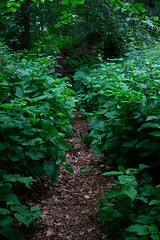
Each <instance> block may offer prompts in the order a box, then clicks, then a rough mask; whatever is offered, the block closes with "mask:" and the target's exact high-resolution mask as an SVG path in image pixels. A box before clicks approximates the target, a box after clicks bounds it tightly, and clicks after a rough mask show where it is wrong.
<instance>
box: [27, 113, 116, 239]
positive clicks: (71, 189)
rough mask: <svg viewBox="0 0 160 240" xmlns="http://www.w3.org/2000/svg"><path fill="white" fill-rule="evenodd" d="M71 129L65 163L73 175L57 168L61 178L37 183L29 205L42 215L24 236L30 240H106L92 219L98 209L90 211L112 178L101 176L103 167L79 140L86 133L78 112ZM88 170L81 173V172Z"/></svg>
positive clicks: (104, 166) (101, 159)
mask: <svg viewBox="0 0 160 240" xmlns="http://www.w3.org/2000/svg"><path fill="white" fill-rule="evenodd" d="M74 114H75V118H74V120H73V127H74V128H75V129H76V130H77V133H75V134H73V137H72V138H71V139H68V141H69V142H70V143H71V144H73V145H75V149H74V150H69V151H67V152H66V157H67V160H72V166H73V168H74V173H75V174H71V173H68V172H66V171H65V170H64V169H63V167H62V168H61V176H60V177H59V178H58V179H57V180H56V181H55V182H54V183H52V184H51V183H50V182H49V181H47V180H45V179H44V180H43V181H42V182H41V187H38V188H36V189H34V191H33V195H32V197H31V200H30V201H31V202H30V204H31V205H32V206H36V207H40V208H41V211H42V212H43V213H44V215H43V216H41V218H42V219H43V220H44V221H45V222H41V223H40V224H39V226H38V228H37V229H36V230H34V232H32V233H30V234H29V235H28V234H27V237H30V238H32V239H34V240H40V239H43V240H60V239H63V240H65V239H70V240H75V239H76V240H101V239H107V238H106V236H105V234H104V232H103V230H102V228H101V226H100V224H98V222H97V219H96V215H97V213H98V207H94V208H93V207H92V205H93V204H95V203H96V202H97V201H98V200H99V198H100V197H101V196H102V194H103V193H106V192H107V191H108V190H109V189H110V188H111V183H113V178H112V177H109V178H108V179H107V177H104V176H102V175H101V174H102V173H103V172H105V171H107V170H108V167H107V166H106V165H104V164H103V161H104V158H103V156H102V155H100V156H95V154H94V150H92V151H90V150H88V149H87V148H86V146H85V145H84V143H83V136H84V135H85V134H86V132H87V130H88V123H86V122H85V120H84V119H83V117H81V114H80V113H79V112H75V113H74ZM83 167H85V168H87V169H89V170H90V171H89V172H88V171H87V170H86V171H84V173H81V169H82V168H83ZM39 184H40V183H39Z"/></svg>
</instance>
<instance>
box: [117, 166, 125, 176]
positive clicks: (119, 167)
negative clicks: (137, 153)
mask: <svg viewBox="0 0 160 240" xmlns="http://www.w3.org/2000/svg"><path fill="white" fill-rule="evenodd" d="M118 170H119V171H120V172H121V173H122V174H125V172H126V169H125V168H124V167H123V166H118Z"/></svg>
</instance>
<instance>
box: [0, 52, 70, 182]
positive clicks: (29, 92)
mask: <svg viewBox="0 0 160 240" xmlns="http://www.w3.org/2000/svg"><path fill="white" fill-rule="evenodd" d="M16 58H17V56H14V55H13V54H9V53H7V52H6V50H4V49H2V48H1V55H0V61H1V66H2V67H3V69H1V83H0V87H1V96H0V102H1V103H0V109H1V110H0V114H1V119H0V134H1V143H0V151H1V167H2V169H4V170H7V171H11V172H12V173H13V172H14V171H15V172H16V173H23V174H27V175H30V174H31V175H36V174H38V173H41V171H42V170H43V168H44V170H45V171H46V172H50V171H49V167H51V169H52V174H51V172H50V177H51V178H52V181H53V180H54V179H55V178H57V177H58V175H59V167H58V164H60V163H61V162H65V154H64V151H63V150H66V149H70V148H71V147H70V145H69V144H68V142H67V141H66V140H65V137H66V136H70V134H71V133H72V126H71V124H70V121H71V120H72V117H73V114H72V110H73V107H74V97H70V94H71V93H74V92H73V90H71V89H69V86H70V85H69V83H67V82H65V81H66V80H67V78H62V79H58V78H57V77H56V76H51V75H49V71H48V72H47V66H48V65H47V62H48V59H47V58H44V57H43V58H39V59H35V60H34V61H33V60H28V59H26V58H23V59H22V60H21V61H19V63H16V61H17V59H16ZM13 60H14V61H15V62H13ZM51 158H53V159H54V164H51V165H50V164H49V163H48V162H47V160H50V159H51ZM44 160H45V161H44ZM41 161H42V162H43V168H42V162H41Z"/></svg>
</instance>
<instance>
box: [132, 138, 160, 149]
mask: <svg viewBox="0 0 160 240" xmlns="http://www.w3.org/2000/svg"><path fill="white" fill-rule="evenodd" d="M136 148H137V149H138V150H139V149H141V148H146V149H149V150H156V149H158V148H159V143H158V142H155V141H153V142H152V141H151V140H150V139H146V140H143V141H142V142H140V143H138V144H137V145H136Z"/></svg>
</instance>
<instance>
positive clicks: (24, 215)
mask: <svg viewBox="0 0 160 240" xmlns="http://www.w3.org/2000/svg"><path fill="white" fill-rule="evenodd" d="M14 216H15V218H17V219H18V220H19V221H20V222H22V223H23V224H25V225H26V226H27V227H29V226H30V224H31V223H32V221H33V218H32V216H30V215H29V213H22V214H18V213H16V214H14Z"/></svg>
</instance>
